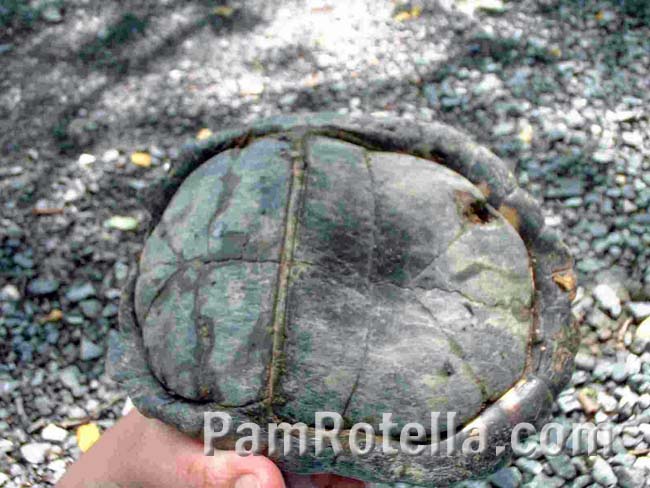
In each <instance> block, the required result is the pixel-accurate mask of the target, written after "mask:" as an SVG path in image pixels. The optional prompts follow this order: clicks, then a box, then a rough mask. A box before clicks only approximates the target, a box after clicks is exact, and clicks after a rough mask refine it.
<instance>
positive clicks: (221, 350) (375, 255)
mask: <svg viewBox="0 0 650 488" xmlns="http://www.w3.org/2000/svg"><path fill="white" fill-rule="evenodd" d="M150 205H151V212H152V217H153V219H152V223H153V225H152V232H151V233H150V235H149V238H148V239H147V242H146V244H145V247H144V250H143V253H142V256H141V259H140V262H139V264H138V273H137V274H135V275H134V276H133V277H132V279H131V281H130V285H129V286H128V287H127V288H126V290H125V293H124V296H123V300H122V306H121V314H120V332H119V334H117V335H115V336H113V341H112V343H111V348H110V354H109V366H110V368H111V370H112V374H113V376H114V378H115V379H116V380H117V381H119V382H122V383H123V384H124V386H125V387H126V389H127V390H128V392H129V394H130V395H131V397H132V399H133V401H134V403H135V405H136V406H137V407H138V409H139V410H141V411H142V412H143V413H144V414H145V415H149V416H152V417H156V418H159V419H161V420H163V421H165V422H167V423H170V424H172V425H174V426H176V427H177V428H179V429H180V430H182V431H184V432H186V433H188V434H190V435H193V436H200V435H201V433H202V427H203V424H202V422H203V415H202V413H203V412H204V411H215V410H221V411H223V410H227V411H228V412H229V413H231V415H232V416H233V417H234V418H235V420H236V422H235V423H236V424H237V423H241V422H244V421H249V420H254V421H256V422H258V423H260V424H261V425H266V423H267V422H269V421H278V422H279V421H288V422H290V423H295V422H305V423H306V424H307V425H313V420H314V412H315V411H335V412H339V413H340V414H341V415H342V416H343V417H344V419H345V422H346V426H348V427H349V426H350V425H351V424H353V423H356V422H361V421H363V422H368V423H370V424H371V425H373V426H374V427H375V429H378V425H379V423H380V421H381V414H382V412H393V418H394V420H395V421H396V422H397V424H398V429H399V428H401V426H402V425H404V424H405V423H407V422H419V423H422V424H423V425H425V426H428V424H429V422H430V412H432V411H436V412H440V413H441V414H442V416H443V418H444V417H445V413H446V412H448V411H454V412H457V414H458V417H457V420H458V422H459V425H460V426H463V427H464V428H463V429H462V430H461V431H459V432H458V433H457V434H456V435H455V438H456V442H457V443H458V444H459V445H460V444H461V443H462V439H464V438H465V437H467V435H469V433H470V432H471V431H472V429H473V428H474V427H476V426H478V425H486V426H487V427H488V432H489V439H488V441H489V442H488V445H489V446H494V447H496V446H497V445H504V446H506V445H507V441H508V440H509V436H510V428H511V426H512V425H514V424H515V423H518V422H523V421H527V422H532V423H539V422H541V421H542V420H543V419H544V418H545V416H546V414H547V413H548V411H549V408H550V405H551V403H552V399H553V396H554V395H555V394H557V392H559V390H560V389H561V388H562V387H563V385H564V384H565V383H566V381H567V380H568V377H569V375H570V371H571V368H572V358H573V354H574V351H575V346H576V332H575V328H574V327H573V325H572V320H571V315H570V294H571V293H572V292H573V290H574V288H575V278H574V275H573V271H572V261H571V258H570V257H569V255H568V253H567V251H566V248H565V246H564V245H562V244H561V242H560V241H559V239H558V237H557V236H556V235H555V234H554V233H553V232H551V231H550V230H549V229H547V228H545V227H544V221H543V218H542V216H541V213H540V210H539V208H538V206H537V204H536V203H535V202H534V201H533V200H532V198H531V197H530V196H529V195H528V194H526V193H525V192H524V191H522V190H521V189H519V188H518V187H517V185H516V182H515V179H514V177H513V175H512V173H511V171H510V170H509V169H508V168H507V167H506V165H505V164H504V163H503V162H502V161H500V160H499V159H498V158H496V157H495V156H494V155H493V154H492V153H490V152H489V151H487V150H486V149H485V148H482V147H481V146H477V145H476V144H474V143H473V142H471V140H469V139H467V138H466V137H465V136H463V135H462V134H460V133H459V132H457V131H455V130H453V129H451V128H449V127H447V126H444V125H440V124H435V123H434V124H428V125H418V124H415V123H412V122H402V121H395V120H390V119H348V118H342V117H339V116H335V115H323V114H319V115H310V116H304V117H297V116H296V117H283V118H277V119H272V120H268V121H264V122H262V123H259V124H256V125H253V126H252V127H249V128H246V129H241V130H235V131H230V132H223V133H220V134H217V135H216V136H214V137H212V138H211V139H209V140H207V141H203V142H201V143H197V144H193V145H191V146H190V147H188V148H186V152H185V157H184V159H183V163H182V164H180V165H179V166H178V167H177V168H176V169H175V170H174V172H172V174H171V175H170V177H169V179H167V180H166V181H164V182H162V183H161V185H160V186H159V187H158V188H156V189H155V191H154V192H152V194H151V201H150ZM441 427H442V428H443V429H444V428H445V427H446V425H445V424H444V422H443V423H442V424H441ZM446 442H449V441H446ZM442 444H444V443H442ZM292 452H293V453H294V455H293V456H289V457H281V458H279V459H278V460H277V461H278V463H279V464H280V465H281V467H284V468H285V469H288V470H290V471H296V472H303V473H304V472H322V471H329V472H334V473H338V474H341V475H345V476H353V477H357V478H361V479H365V480H375V481H384V482H386V481H404V482H408V483H413V484H435V485H436V486H447V485H449V484H451V483H453V482H455V481H459V480H462V479H464V478H467V477H471V476H474V475H477V474H480V473H481V472H484V471H486V470H489V469H491V468H492V467H493V466H495V465H496V464H497V463H498V462H499V461H501V460H502V459H503V457H504V456H507V455H508V453H509V450H508V449H506V450H505V452H504V453H501V454H498V455H497V453H495V450H494V449H493V448H492V447H491V448H490V449H489V450H488V451H487V452H485V453H484V454H481V455H479V456H472V457H463V456H462V455H460V454H458V455H454V456H451V457H432V456H430V455H429V454H428V453H427V454H425V455H422V456H415V457H414V456H408V455H405V454H398V455H396V456H392V457H386V456H383V455H382V453H381V452H379V451H377V452H376V453H371V454H370V455H369V456H365V457H355V456H353V455H352V454H351V453H346V452H344V453H342V454H339V455H338V456H334V455H333V454H332V453H331V452H328V451H326V453H325V454H324V455H321V456H320V457H319V458H318V459H314V457H313V449H312V450H310V452H309V455H307V456H302V457H298V455H297V449H295V450H292Z"/></svg>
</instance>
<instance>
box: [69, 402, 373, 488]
mask: <svg viewBox="0 0 650 488" xmlns="http://www.w3.org/2000/svg"><path fill="white" fill-rule="evenodd" d="M287 481H288V484H289V485H290V486H291V487H292V488H330V487H332V488H362V487H363V486H364V483H362V482H360V481H357V480H351V479H348V478H343V477H340V476H335V475H312V476H301V475H294V474H291V475H287ZM149 487H156V488H166V487H169V488H172V487H174V488H175V487H179V488H180V487H188V488H285V481H284V479H283V476H282V473H281V472H280V470H279V469H278V467H277V466H276V465H275V464H274V463H273V462H272V461H271V460H270V459H268V458H266V457H263V456H240V455H238V454H237V453H235V452H234V451H215V453H214V456H205V455H204V454H203V444H202V443H201V442H200V441H197V440H195V439H191V438H189V437H187V436H186V435H185V434H183V433H181V432H179V431H177V430H176V429H174V428H173V427H170V426H168V425H166V424H164V423H162V422H160V421H158V420H154V419H149V418H146V417H144V416H143V415H142V414H140V413H139V412H138V411H137V410H135V409H134V410H132V411H131V412H130V413H129V414H128V415H126V416H125V417H124V418H122V419H121V420H120V421H119V422H117V423H116V424H115V426H113V427H112V428H111V429H109V430H107V431H106V432H105V433H104V435H103V436H102V437H101V439H100V440H99V441H98V442H97V443H96V444H95V445H94V446H93V447H92V448H91V449H90V450H89V451H88V452H86V453H85V454H84V455H83V456H81V458H80V459H79V460H78V461H77V462H76V463H74V464H73V465H72V466H71V467H70V468H69V470H68V471H67V473H66V474H65V476H64V477H63V478H62V479H61V480H60V481H59V483H58V484H57V488H149Z"/></svg>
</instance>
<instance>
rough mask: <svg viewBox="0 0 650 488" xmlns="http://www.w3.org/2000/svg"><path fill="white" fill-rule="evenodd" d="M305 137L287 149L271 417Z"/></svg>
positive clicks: (302, 183)
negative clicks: (288, 171) (288, 163)
mask: <svg viewBox="0 0 650 488" xmlns="http://www.w3.org/2000/svg"><path fill="white" fill-rule="evenodd" d="M307 137H308V134H299V135H298V137H297V138H296V139H295V140H294V141H293V144H292V149H291V153H290V156H291V159H292V162H291V180H290V183H289V201H288V203H287V209H286V214H285V232H284V239H283V242H282V250H281V254H280V265H279V266H278V280H277V286H276V294H275V300H274V303H273V314H272V331H273V346H272V350H271V363H270V365H269V381H268V386H267V398H266V400H267V402H268V410H269V413H270V414H271V415H273V400H274V398H275V395H276V393H277V392H276V386H277V383H278V381H279V378H280V374H281V369H282V367H283V365H282V361H283V358H282V354H283V351H284V338H285V337H284V335H285V326H286V314H287V294H288V290H289V273H290V271H291V264H292V260H293V253H294V250H295V246H296V240H297V233H298V213H299V211H300V207H301V203H302V197H303V194H304V190H305V161H306V159H307V158H306V151H305V145H306V144H305V141H306V138H307Z"/></svg>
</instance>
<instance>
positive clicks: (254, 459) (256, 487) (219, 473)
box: [176, 449, 285, 488]
mask: <svg viewBox="0 0 650 488" xmlns="http://www.w3.org/2000/svg"><path fill="white" fill-rule="evenodd" d="M176 463H177V465H176V468H177V469H176V472H177V477H178V479H179V480H181V481H182V482H184V485H183V486H190V487H196V488H208V487H210V488H285V485H284V480H283V478H282V473H281V472H280V470H279V469H278V467H277V466H276V465H275V464H274V463H273V462H272V461H271V460H270V459H268V458H265V457H262V456H240V455H238V454H237V453H235V452H234V451H215V452H214V455H213V456H206V455H204V454H203V453H202V452H201V449H196V450H192V451H191V452H188V453H185V454H181V455H178V456H177V457H176Z"/></svg>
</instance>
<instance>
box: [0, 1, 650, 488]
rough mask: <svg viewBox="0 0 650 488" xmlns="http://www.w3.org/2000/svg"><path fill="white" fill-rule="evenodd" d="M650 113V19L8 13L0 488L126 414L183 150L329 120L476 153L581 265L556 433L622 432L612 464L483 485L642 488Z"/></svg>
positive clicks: (0, 165) (1, 213)
mask: <svg viewBox="0 0 650 488" xmlns="http://www.w3.org/2000/svg"><path fill="white" fill-rule="evenodd" d="M649 98H650V2H647V1H645V0H609V1H596V0H593V1H587V0H536V1H532V0H531V1H525V0H522V1H501V0H439V1H412V2H403V1H397V0H394V1H384V0H381V1H379V0H346V1H337V0H314V1H307V0H305V1H282V2H280V1H274V0H271V1H269V0H267V1H262V0H259V1H258V0H247V1H239V2H238V1H231V2H226V1H212V0H196V1H191V0H184V1H181V0H156V1H153V0H137V1H136V0H121V1H116V2H100V1H94V0H33V1H19V0H0V359H1V361H0V486H3V487H19V486H47V485H48V484H51V483H52V484H53V483H55V482H56V480H57V479H58V478H59V477H60V476H61V474H62V473H63V472H64V471H65V468H66V465H67V464H69V463H70V462H71V461H72V460H74V459H76V458H77V457H78V456H79V453H80V452H82V451H84V450H86V449H87V448H88V447H89V446H90V445H92V443H93V442H94V441H95V440H96V439H97V438H98V437H99V436H100V435H101V433H102V432H103V431H104V430H105V429H106V428H108V427H109V426H110V425H112V424H113V422H114V421H115V419H116V418H118V417H119V416H120V415H121V414H122V412H123V411H124V410H125V409H128V407H129V405H128V402H127V400H126V398H125V397H124V395H123V393H122V392H120V391H119V390H118V389H116V388H115V386H114V385H113V384H112V383H111V381H110V380H109V379H108V378H107V377H106V375H105V374H104V365H103V355H104V352H105V342H106V338H107V335H108V334H109V333H110V331H111V330H112V329H114V328H115V327H116V314H117V305H118V299H119V289H120V287H121V285H122V284H123V283H124V280H125V278H126V276H127V273H128V270H129V267H130V266H131V265H132V263H133V261H134V259H135V258H136V257H137V255H138V253H139V251H140V248H141V243H142V241H143V239H144V235H143V229H144V228H145V226H146V214H145V213H144V212H143V210H142V207H141V204H140V203H139V201H138V195H139V194H141V192H142V190H143V189H144V188H146V187H147V186H148V185H150V184H151V183H152V182H153V181H155V180H157V179H158V178H160V177H161V176H162V175H163V174H164V173H165V172H166V171H168V169H169V167H170V166H172V165H173V164H174V162H175V160H176V159H177V157H178V154H179V148H180V147H181V146H182V144H183V143H184V142H186V141H188V140H191V139H196V138H199V139H200V138H204V137H207V136H208V135H209V134H210V133H211V132H216V131H218V130H220V129H221V128H225V127H228V126H231V125H238V124H243V123H247V122H250V121H252V120H256V119H258V118H261V117H265V116H269V115H275V114H279V113H289V112H302V111H335V112H339V113H350V114H360V113H367V114H373V115H376V116H382V115H397V116H399V117H403V118H405V119H418V120H422V121H430V120H441V121H444V122H446V123H448V124H451V125H452V126H455V127H457V128H459V129H461V130H463V131H465V132H467V133H469V134H471V135H472V136H473V137H474V138H475V139H476V140H477V141H479V142H481V143H483V144H485V145H487V146H488V147H489V148H491V149H492V150H493V151H494V152H495V153H496V154H498V155H500V156H501V157H503V158H505V159H508V160H511V161H514V162H515V163H516V167H517V175H518V178H519V181H520V184H521V185H522V186H523V187H525V188H526V189H527V190H529V191H530V192H531V193H532V194H533V195H534V196H535V197H537V198H538V199H539V200H540V201H541V202H543V207H544V209H545V217H546V219H547V223H548V224H549V225H551V226H554V227H557V228H558V229H559V230H561V231H562V233H563V235H564V237H565V239H566V242H567V243H568V244H569V246H570V247H571V249H572V251H573V254H574V256H575V258H576V264H577V269H578V271H579V273H580V289H579V293H578V298H577V299H576V302H575V305H574V314H575V316H576V318H577V319H578V320H580V321H581V323H582V329H583V344H582V347H581V352H580V353H579V355H578V361H577V362H578V370H577V371H576V373H575V374H574V377H573V379H572V384H571V385H570V386H569V388H567V390H566V391H565V392H563V394H562V395H561V396H560V398H559V400H558V403H557V408H556V419H555V420H556V421H560V422H563V423H566V424H567V425H570V424H572V423H576V422H584V421H593V422H596V423H599V424H603V423H610V424H612V425H613V426H615V429H616V430H615V431H616V434H617V438H616V442H615V446H614V451H613V453H612V454H610V455H606V454H605V453H601V454H600V455H598V456H592V457H586V456H583V455H577V456H573V454H572V453H570V452H569V451H568V450H567V451H566V452H565V453H562V454H559V455H558V456H543V455H542V454H541V453H539V455H536V456H534V457H533V459H524V458H521V459H517V460H515V462H514V463H513V464H512V465H510V466H507V467H505V468H504V469H502V470H501V471H499V472H498V473H497V474H495V475H494V476H492V477H491V478H489V479H485V480H477V481H474V482H471V483H468V484H466V485H465V486H466V488H488V487H490V486H496V487H497V488H504V487H515V488H516V487H518V486H522V485H523V486H527V487H544V488H546V487H561V486H568V487H569V486H570V487H576V488H580V487H585V486H621V487H633V488H639V487H643V486H644V485H645V484H646V483H647V480H648V478H649V476H650V457H649V456H648V453H650V425H649V424H648V423H647V421H648V420H647V419H648V418H650V353H648V352H646V350H647V346H648V344H649V343H650V321H649V319H648V316H650V269H649V268H648V258H649V256H650V251H649V249H650V246H649V244H650V215H649V214H648V205H649V203H650V141H649V140H648V136H650V126H649V120H648V107H649V104H648V99H649ZM643 419H645V420H643ZM644 422H645V423H644ZM531 442H532V443H535V442H536V440H535V438H533V439H531ZM472 483H473V484H472ZM593 483H596V484H595V485H594V484H593Z"/></svg>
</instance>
